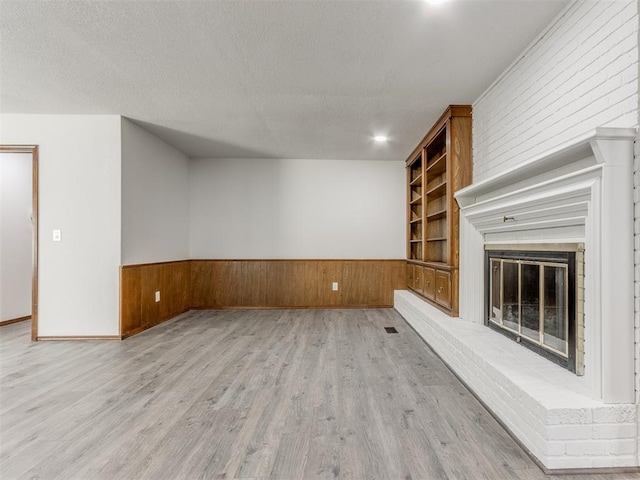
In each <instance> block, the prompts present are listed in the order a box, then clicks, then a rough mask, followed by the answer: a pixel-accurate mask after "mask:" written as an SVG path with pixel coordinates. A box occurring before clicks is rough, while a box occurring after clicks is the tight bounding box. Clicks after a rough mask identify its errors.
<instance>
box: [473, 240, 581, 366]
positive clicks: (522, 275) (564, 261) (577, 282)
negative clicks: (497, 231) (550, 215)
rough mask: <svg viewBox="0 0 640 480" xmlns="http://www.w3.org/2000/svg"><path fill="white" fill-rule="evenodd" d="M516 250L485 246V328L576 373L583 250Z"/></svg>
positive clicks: (578, 350) (579, 346) (579, 357)
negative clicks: (577, 272)
mask: <svg viewBox="0 0 640 480" xmlns="http://www.w3.org/2000/svg"><path fill="white" fill-rule="evenodd" d="M520 248H522V247H521V246H514V247H513V248H508V247H505V246H504V245H497V246H489V245H487V246H486V247H485V252H486V256H485V272H486V273H485V278H486V282H485V285H486V295H485V312H486V315H485V324H486V325H487V326H489V327H490V328H492V329H494V330H496V331H498V332H500V333H502V334H504V335H506V336H507V337H509V338H512V339H513V340H515V341H516V342H518V343H520V344H522V345H523V346H525V347H527V348H529V349H530V350H532V351H534V352H536V353H538V354H539V355H541V356H543V357H545V358H547V359H548V360H550V361H552V362H554V363H556V364H558V365H560V366H562V367H564V368H566V369H568V370H570V371H572V372H574V373H576V374H578V375H581V374H582V370H583V367H582V366H583V361H582V360H583V359H582V356H583V355H582V352H583V343H584V342H583V340H582V339H583V334H582V328H583V319H582V317H583V315H582V309H581V308H580V306H579V305H578V302H577V299H578V298H579V295H578V294H577V292H578V291H579V290H580V289H581V288H582V283H583V282H582V277H583V275H582V272H583V268H582V265H583V258H582V248H580V247H576V248H572V249H571V250H568V249H565V250H551V249H545V248H544V247H542V248H541V247H538V248H539V249H538V250H529V249H526V250H522V249H520ZM577 266H579V267H580V268H579V269H578V270H579V275H577V274H576V270H577V268H576V267H577Z"/></svg>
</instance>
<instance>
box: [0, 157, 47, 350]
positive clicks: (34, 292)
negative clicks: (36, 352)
mask: <svg viewBox="0 0 640 480" xmlns="http://www.w3.org/2000/svg"><path fill="white" fill-rule="evenodd" d="M0 152H2V153H30V154H31V169H32V174H31V184H32V186H31V202H32V210H33V214H32V215H33V218H32V221H31V222H32V229H31V232H32V234H31V249H32V252H33V254H32V274H31V340H32V341H34V342H35V341H37V340H38V145H0Z"/></svg>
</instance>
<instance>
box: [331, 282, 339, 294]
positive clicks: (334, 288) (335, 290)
mask: <svg viewBox="0 0 640 480" xmlns="http://www.w3.org/2000/svg"><path fill="white" fill-rule="evenodd" d="M331 289H332V290H333V291H334V292H337V291H338V282H333V285H332V287H331Z"/></svg>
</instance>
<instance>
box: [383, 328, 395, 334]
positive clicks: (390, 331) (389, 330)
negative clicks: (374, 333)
mask: <svg viewBox="0 0 640 480" xmlns="http://www.w3.org/2000/svg"><path fill="white" fill-rule="evenodd" d="M384 329H385V330H386V332H387V333H398V330H396V327H384Z"/></svg>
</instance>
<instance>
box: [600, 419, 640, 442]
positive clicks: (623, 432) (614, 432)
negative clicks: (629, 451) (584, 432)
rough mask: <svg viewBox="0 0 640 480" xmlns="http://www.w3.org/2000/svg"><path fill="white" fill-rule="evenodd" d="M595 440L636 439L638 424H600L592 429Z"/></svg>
mask: <svg viewBox="0 0 640 480" xmlns="http://www.w3.org/2000/svg"><path fill="white" fill-rule="evenodd" d="M592 432H593V438H595V439H598V438H635V437H636V436H637V434H638V425H637V424H636V423H613V424H599V425H593V427H592Z"/></svg>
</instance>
